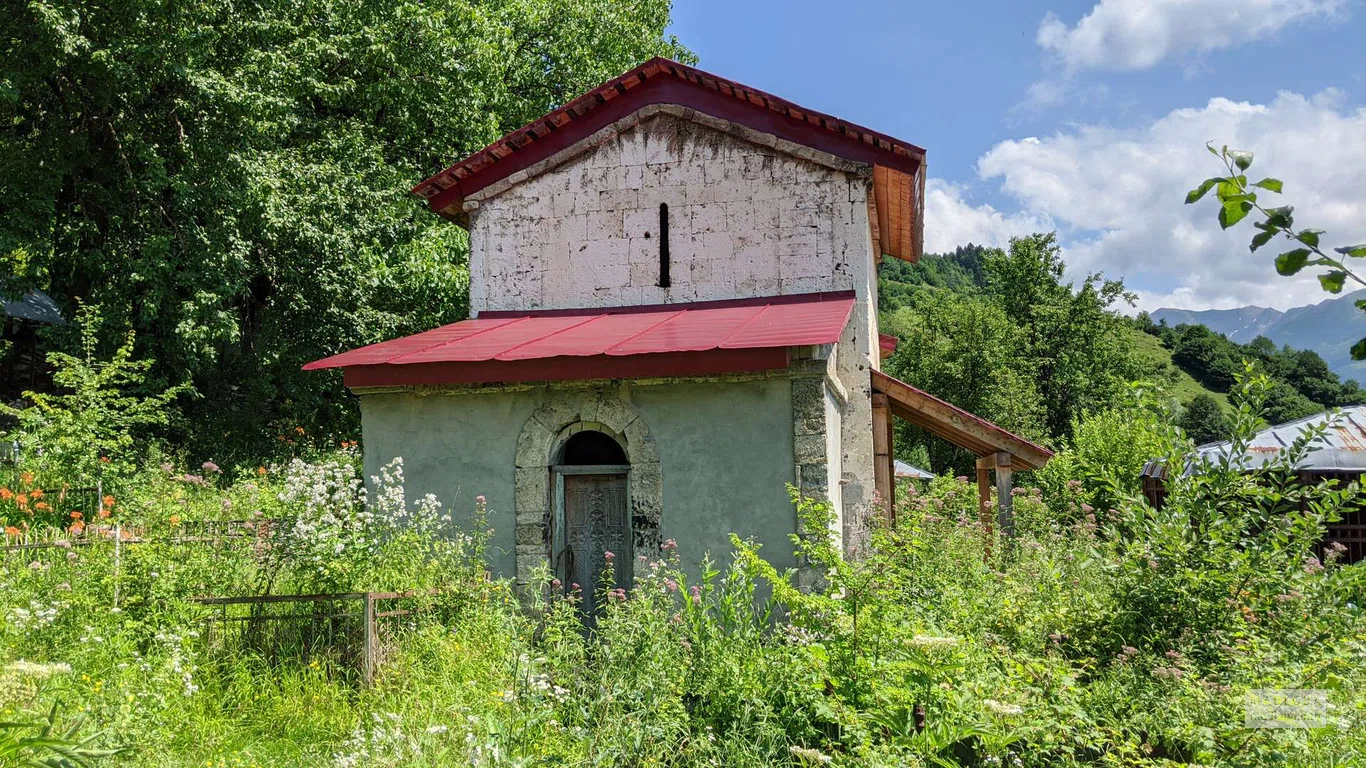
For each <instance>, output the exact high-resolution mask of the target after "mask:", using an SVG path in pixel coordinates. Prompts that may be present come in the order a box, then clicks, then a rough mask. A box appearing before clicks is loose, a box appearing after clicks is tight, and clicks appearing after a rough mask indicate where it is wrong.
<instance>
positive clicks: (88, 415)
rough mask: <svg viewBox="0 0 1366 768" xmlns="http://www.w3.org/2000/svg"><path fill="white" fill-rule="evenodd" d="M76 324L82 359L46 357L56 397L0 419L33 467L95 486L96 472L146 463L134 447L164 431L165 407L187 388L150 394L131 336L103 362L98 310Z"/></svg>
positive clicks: (10, 410) (35, 397)
mask: <svg viewBox="0 0 1366 768" xmlns="http://www.w3.org/2000/svg"><path fill="white" fill-rule="evenodd" d="M77 324H78V326H79V327H80V337H81V354H80V355H69V354H66V353H63V352H53V353H51V354H49V355H48V362H49V363H51V365H52V367H53V374H52V381H53V383H54V384H55V385H56V386H57V387H58V392H56V393H47V392H29V393H26V394H27V398H28V400H29V401H30V402H31V405H29V406H28V407H25V408H15V407H12V406H8V405H4V404H3V403H0V414H4V415H7V416H10V417H13V418H14V419H15V420H16V421H17V427H16V430H17V433H16V434H15V435H13V436H12V437H17V438H18V439H20V440H21V441H22V442H23V444H24V445H25V446H26V451H27V452H28V453H29V454H30V455H33V456H36V457H37V459H38V463H39V466H40V467H43V468H50V469H52V470H53V471H56V472H60V473H63V474H65V475H66V478H65V479H77V480H78V481H79V480H82V479H89V478H93V477H94V476H95V474H96V472H97V470H99V471H102V472H108V473H114V474H130V473H132V472H133V471H134V470H135V469H136V462H137V459H139V458H141V457H142V456H143V455H145V451H143V450H139V449H138V448H137V447H136V446H135V441H136V439H137V438H138V437H139V436H144V437H145V435H146V434H147V432H148V431H149V430H150V429H153V428H156V427H164V426H166V424H167V423H168V420H169V415H168V410H169V407H170V405H171V404H172V403H173V402H175V400H176V399H177V398H179V397H180V396H181V395H182V394H185V393H186V392H187V391H188V390H189V387H187V386H185V385H179V386H174V387H168V388H158V389H159V391H157V392H155V393H152V392H148V391H147V387H146V386H145V385H146V379H147V371H148V370H149V369H150V368H151V367H152V364H153V362H152V361H151V360H138V359H135V358H134V355H133V340H134V334H133V333H132V332H131V331H130V332H128V333H127V335H126V336H125V337H124V340H123V342H122V343H121V344H119V345H118V347H117V348H116V349H115V350H114V352H113V354H112V355H110V356H109V358H108V359H101V357H100V356H99V354H98V352H97V348H98V338H99V333H100V327H101V324H102V321H101V318H100V311H99V307H85V306H82V307H81V310H80V312H79V313H78V315H77ZM101 463H103V464H105V466H103V467H101V466H100V464H101Z"/></svg>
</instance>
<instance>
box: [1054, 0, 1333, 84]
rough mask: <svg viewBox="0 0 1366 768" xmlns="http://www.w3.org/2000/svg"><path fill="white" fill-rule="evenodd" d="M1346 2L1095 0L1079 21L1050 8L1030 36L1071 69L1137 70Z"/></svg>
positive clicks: (1325, 12)
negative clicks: (1070, 23) (1064, 17)
mask: <svg viewBox="0 0 1366 768" xmlns="http://www.w3.org/2000/svg"><path fill="white" fill-rule="evenodd" d="M1345 4H1346V0H1100V2H1098V3H1097V4H1096V6H1095V7H1094V8H1092V9H1091V12H1090V13H1088V14H1086V16H1085V17H1083V18H1082V19H1081V20H1080V21H1078V22H1077V24H1076V26H1068V24H1067V23H1066V22H1064V21H1063V20H1062V19H1060V18H1058V17H1057V16H1056V15H1055V14H1053V13H1049V14H1048V15H1047V16H1045V17H1044V19H1043V22H1042V23H1040V24H1039V31H1038V34H1037V36H1036V37H1035V40H1036V41H1037V42H1038V44H1039V45H1040V46H1041V47H1043V48H1044V49H1046V50H1048V51H1051V52H1053V53H1054V54H1056V55H1057V56H1058V58H1059V59H1061V61H1062V62H1063V64H1064V65H1065V66H1066V68H1067V69H1068V70H1071V71H1077V70H1083V69H1108V70H1136V69H1147V68H1149V67H1152V66H1155V65H1156V64H1158V63H1159V62H1161V61H1162V60H1164V59H1166V58H1168V57H1174V56H1181V55H1184V54H1191V53H1195V54H1199V53H1206V52H1209V51H1213V50H1218V49H1220V48H1229V47H1232V46H1235V45H1239V44H1242V43H1246V42H1249V41H1252V40H1257V39H1260V38H1264V37H1267V36H1269V35H1271V34H1273V33H1275V32H1276V31H1278V30H1280V29H1282V28H1283V27H1285V26H1286V25H1288V24H1292V23H1294V22H1297V21H1300V20H1303V19H1306V18H1308V17H1312V16H1325V15H1330V14H1333V13H1336V12H1337V11H1339V10H1340V9H1341V8H1342V7H1343V6H1344V5H1345Z"/></svg>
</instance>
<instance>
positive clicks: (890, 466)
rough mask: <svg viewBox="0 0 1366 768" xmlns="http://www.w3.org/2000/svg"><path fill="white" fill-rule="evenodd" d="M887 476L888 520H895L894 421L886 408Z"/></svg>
mask: <svg viewBox="0 0 1366 768" xmlns="http://www.w3.org/2000/svg"><path fill="white" fill-rule="evenodd" d="M887 476H888V477H890V478H891V482H890V483H889V485H890V486H891V494H890V495H888V496H887V511H888V512H889V513H890V515H891V516H890V517H889V518H888V522H892V523H895V522H896V422H895V421H894V420H893V419H892V411H891V409H890V408H888V409H887Z"/></svg>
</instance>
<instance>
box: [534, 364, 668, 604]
mask: <svg viewBox="0 0 1366 768" xmlns="http://www.w3.org/2000/svg"><path fill="white" fill-rule="evenodd" d="M546 397H547V402H546V403H545V404H543V405H541V407H539V408H537V409H536V410H535V412H533V413H532V414H531V417H530V418H528V419H527V421H526V424H525V425H524V426H523V427H522V433H521V435H520V436H519V437H518V439H517V459H516V468H515V470H514V471H515V472H516V478H515V479H516V487H515V490H514V504H515V507H516V512H517V530H516V541H517V544H516V546H517V553H516V554H517V584H518V585H519V586H525V585H528V584H530V583H532V581H533V580H534V578H535V574H536V571H537V570H538V569H539V568H541V567H543V566H546V567H548V566H549V563H550V523H551V515H552V514H554V504H553V500H552V498H551V482H550V480H551V477H550V468H551V466H552V465H553V464H554V461H555V456H556V454H558V452H559V449H560V446H562V445H563V444H564V442H565V441H566V440H568V439H569V438H570V437H571V436H573V435H574V434H576V433H577V432H581V431H583V430H595V431H598V432H603V433H606V434H607V435H610V436H611V437H612V438H613V439H615V440H616V441H617V442H619V443H621V446H622V448H623V449H625V451H626V458H627V460H628V461H629V462H630V465H631V471H630V478H629V486H628V489H629V493H630V511H631V530H632V535H633V539H634V541H633V544H634V547H635V551H636V553H637V554H642V555H646V556H650V555H651V554H653V553H656V552H658V551H659V545H660V543H661V541H662V539H661V538H660V533H659V526H660V520H661V518H662V517H663V512H664V503H663V498H664V487H663V476H662V475H661V474H660V468H659V451H658V449H657V448H656V447H655V440H654V437H653V436H651V434H650V429H649V427H648V426H647V425H646V424H645V420H644V419H643V418H641V415H640V411H639V410H638V409H637V408H636V407H635V406H634V405H632V404H631V403H629V402H627V401H626V400H625V399H623V398H622V397H621V396H619V395H618V394H616V393H615V392H611V391H602V390H584V391H575V390H568V391H566V390H554V389H552V390H549V391H548V392H547V396H546ZM635 567H636V568H637V571H638V572H639V569H640V567H641V564H640V562H639V561H638V560H637V562H636V563H635Z"/></svg>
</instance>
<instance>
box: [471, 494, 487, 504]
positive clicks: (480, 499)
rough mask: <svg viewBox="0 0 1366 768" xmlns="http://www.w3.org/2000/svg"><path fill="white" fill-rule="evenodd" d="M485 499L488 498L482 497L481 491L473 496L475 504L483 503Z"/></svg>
mask: <svg viewBox="0 0 1366 768" xmlns="http://www.w3.org/2000/svg"><path fill="white" fill-rule="evenodd" d="M486 501H488V499H486V498H484V494H482V493H481V494H479V495H478V496H475V497H474V503H475V504H483V503H484V502H486Z"/></svg>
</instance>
